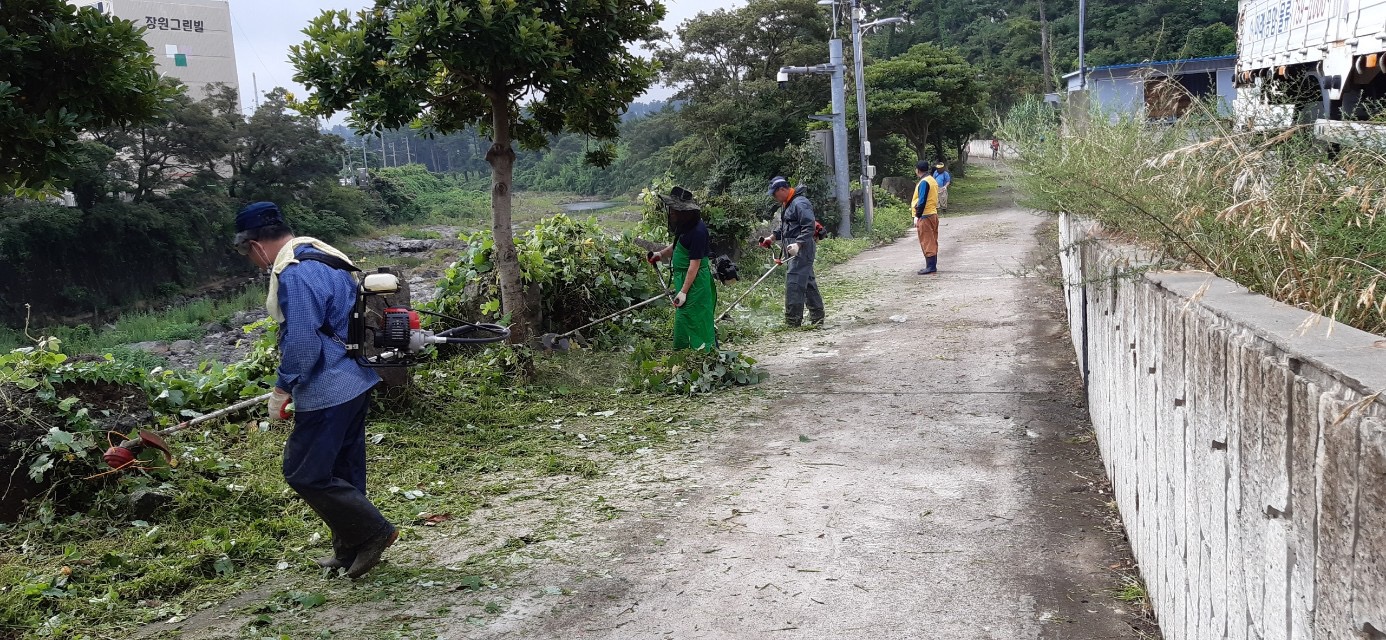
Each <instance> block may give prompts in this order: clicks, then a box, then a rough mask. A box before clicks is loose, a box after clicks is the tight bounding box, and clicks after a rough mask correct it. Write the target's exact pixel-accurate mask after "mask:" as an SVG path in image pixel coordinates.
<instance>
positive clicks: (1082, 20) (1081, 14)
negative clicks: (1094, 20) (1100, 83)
mask: <svg viewBox="0 0 1386 640" xmlns="http://www.w3.org/2000/svg"><path fill="white" fill-rule="evenodd" d="M1087 21H1088V0H1078V90H1079V91H1084V90H1086V89H1087V88H1088V73H1087V69H1088V67H1087V66H1086V65H1085V64H1083V49H1084V46H1083V45H1084V43H1085V41H1084V39H1083V38H1084V35H1085V34H1086V30H1085V28H1084V27H1085V24H1086V23H1087Z"/></svg>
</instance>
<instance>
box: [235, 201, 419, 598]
mask: <svg viewBox="0 0 1386 640" xmlns="http://www.w3.org/2000/svg"><path fill="white" fill-rule="evenodd" d="M235 243H236V249H237V251H239V252H240V253H241V255H244V256H247V257H249V259H250V261H251V262H252V263H254V264H255V266H256V267H258V268H261V269H266V270H268V271H269V272H270V288H269V295H268V296H267V298H266V300H265V307H266V309H267V310H268V311H269V313H270V315H271V316H272V317H273V318H274V319H275V320H277V321H278V322H279V352H280V364H279V371H278V378H277V380H276V382H275V388H274V394H273V396H272V397H271V398H270V401H269V410H270V417H271V418H279V419H287V418H289V417H290V415H291V414H290V413H289V411H288V410H287V407H288V405H289V403H290V402H291V401H292V403H293V408H294V410H293V412H292V417H293V420H294V430H293V433H292V434H290V435H289V439H288V442H286V443H285V445H284V480H285V481H287V482H288V484H289V486H290V487H292V488H293V490H294V491H295V492H297V493H298V495H299V496H301V497H302V498H303V500H304V501H305V502H307V503H308V505H309V506H310V507H312V508H313V511H315V512H317V514H318V516H319V517H321V518H322V519H323V521H324V522H326V523H327V526H328V528H330V529H331V530H332V550H333V553H332V555H331V556H328V557H326V558H323V559H321V560H319V561H318V564H319V565H321V566H323V567H324V568H329V569H338V568H346V570H347V575H348V576H350V577H351V578H353V579H354V578H358V577H360V576H362V575H364V574H365V573H366V572H367V571H370V570H371V569H372V568H373V567H375V566H376V565H377V564H379V563H380V556H381V554H382V553H384V551H385V549H386V548H388V547H389V546H390V545H391V544H394V542H395V540H396V539H397V538H398V537H399V532H398V531H397V530H396V529H395V527H394V526H393V525H391V524H390V523H389V522H388V521H386V520H385V517H384V516H383V515H381V513H380V510H379V509H377V508H376V507H375V505H374V504H372V503H371V501H370V500H369V499H368V498H366V412H367V410H368V409H369V407H370V399H371V389H372V388H374V387H375V385H376V384H377V383H379V382H380V377H379V376H378V375H376V373H375V371H373V370H371V369H368V368H366V367H363V366H361V365H360V364H358V363H357V362H356V361H355V360H354V359H352V358H351V357H350V356H349V355H348V354H347V352H346V344H345V341H344V339H345V336H346V335H347V324H348V322H349V319H350V317H351V310H352V307H353V305H354V304H355V302H356V289H357V284H356V279H355V278H354V277H353V276H352V274H351V271H350V270H354V269H355V267H354V266H352V264H351V261H350V260H348V259H347V257H346V256H345V255H343V254H342V253H341V252H340V251H337V250H336V249H335V248H333V247H332V246H330V245H328V244H326V243H324V242H321V241H319V240H316V239H313V238H303V237H294V235H293V231H292V230H291V229H290V228H289V226H288V224H287V223H286V222H285V221H284V216H283V215H282V214H281V213H280V211H279V207H277V206H275V204H274V203H271V202H256V203H254V204H251V205H247V206H246V207H245V208H244V209H242V210H241V211H240V213H238V214H236V241H235Z"/></svg>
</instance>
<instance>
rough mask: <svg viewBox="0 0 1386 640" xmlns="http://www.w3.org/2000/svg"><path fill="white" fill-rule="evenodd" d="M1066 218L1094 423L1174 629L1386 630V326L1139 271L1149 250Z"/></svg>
mask: <svg viewBox="0 0 1386 640" xmlns="http://www.w3.org/2000/svg"><path fill="white" fill-rule="evenodd" d="M1059 227H1060V234H1061V236H1062V237H1061V242H1062V247H1063V250H1062V256H1061V258H1062V264H1063V271H1064V277H1065V282H1066V285H1065V293H1066V297H1067V303H1068V311H1069V322H1070V326H1071V329H1072V334H1073V345H1074V350H1075V352H1076V353H1077V354H1078V357H1079V362H1080V364H1081V366H1083V368H1084V377H1085V379H1086V381H1087V386H1088V401H1089V405H1090V410H1091V414H1092V421H1093V425H1094V427H1095V428H1096V431H1097V437H1098V440H1099V442H1100V445H1101V449H1102V456H1103V459H1104V462H1105V464H1106V467H1107V473H1108V476H1109V477H1110V478H1111V480H1112V484H1113V488H1114V492H1115V496H1116V501H1117V504H1118V506H1119V507H1120V510H1121V517H1122V521H1123V522H1124V523H1125V525H1126V529H1127V532H1128V534H1129V536H1130V539H1131V545H1132V547H1133V549H1134V551H1135V555H1136V559H1137V561H1138V562H1139V563H1140V566H1141V572H1142V575H1143V577H1144V578H1145V581H1146V585H1147V589H1148V591H1149V593H1150V597H1151V601H1152V603H1153V605H1154V607H1155V612H1156V614H1157V616H1158V618H1159V621H1160V625H1161V628H1162V629H1163V631H1164V635H1165V637H1166V638H1168V639H1170V640H1206V639H1215V638H1229V639H1232V640H1244V639H1245V640H1253V639H1254V640H1282V639H1283V640H1290V639H1295V640H1298V639H1306V638H1372V639H1378V638H1386V394H1381V395H1378V394H1380V392H1381V391H1382V390H1383V389H1386V339H1383V338H1382V337H1381V336H1376V335H1372V334H1369V333H1365V332H1362V331H1358V330H1356V329H1352V328H1350V327H1347V326H1344V325H1341V324H1337V323H1333V322H1331V321H1329V320H1327V319H1323V318H1320V317H1318V316H1313V317H1309V315H1308V314H1307V313H1306V312H1304V311H1302V310H1297V309H1294V308H1292V307H1289V306H1287V305H1284V304H1280V303H1277V302H1274V301H1271V300H1270V299H1268V298H1265V297H1262V296H1259V295H1255V294H1252V293H1249V292H1247V291H1246V290H1245V289H1243V288H1242V287H1240V286H1237V285H1235V284H1233V283H1231V282H1229V281H1226V280H1223V279H1220V278H1215V277H1212V276H1210V275H1208V274H1206V273H1200V272H1154V271H1151V272H1145V273H1138V272H1133V271H1132V267H1133V266H1138V265H1141V264H1143V263H1145V262H1146V260H1145V256H1142V255H1140V253H1139V252H1137V251H1134V250H1132V249H1130V248H1129V247H1122V246H1120V245H1118V244H1116V243H1112V242H1107V241H1105V240H1103V238H1102V233H1101V229H1100V227H1097V226H1096V225H1094V224H1092V223H1090V222H1087V221H1083V220H1079V219H1076V218H1073V217H1071V216H1063V217H1062V218H1061V220H1060V224H1059ZM1306 320H1308V321H1309V322H1308V324H1306ZM1330 331H1331V332H1330Z"/></svg>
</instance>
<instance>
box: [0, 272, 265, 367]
mask: <svg viewBox="0 0 1386 640" xmlns="http://www.w3.org/2000/svg"><path fill="white" fill-rule="evenodd" d="M264 304H265V289H264V287H262V286H258V285H257V286H253V287H247V288H246V289H245V291H242V292H241V293H239V294H237V295H235V296H232V297H229V298H224V299H221V300H213V299H209V298H204V299H201V300H196V301H193V302H189V303H187V304H184V305H179V306H175V307H170V308H169V309H166V310H164V311H154V312H143V313H126V314H124V315H122V316H120V318H119V319H117V320H116V321H115V323H113V324H112V325H111V326H110V327H109V328H101V327H95V328H94V327H92V326H91V325H88V324H79V325H76V326H72V327H64V326H54V327H48V328H44V329H42V330H40V329H38V328H31V329H30V333H31V334H33V335H47V336H55V337H57V338H58V339H60V340H62V342H63V344H64V345H65V346H64V350H65V351H66V352H68V353H105V352H107V351H111V350H113V349H119V348H121V347H123V346H125V345H129V344H133V343H136V342H146V341H163V342H167V341H172V340H192V339H196V338H200V337H202V335H203V333H205V332H204V331H203V329H202V327H203V326H205V325H206V324H208V323H212V322H216V323H222V324H227V323H229V321H230V319H231V316H232V315H233V314H235V313H236V312H237V311H244V310H246V309H252V308H255V307H258V306H263V305H264ZM30 342H31V341H30V340H29V339H28V338H26V337H25V336H24V332H23V331H22V330H15V329H10V328H7V327H0V353H7V352H9V351H10V350H12V349H15V348H18V347H21V346H25V345H28V344H30Z"/></svg>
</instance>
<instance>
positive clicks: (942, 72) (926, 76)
mask: <svg viewBox="0 0 1386 640" xmlns="http://www.w3.org/2000/svg"><path fill="white" fill-rule="evenodd" d="M976 76H977V72H976V70H975V68H974V67H973V66H972V65H970V64H968V63H967V61H966V60H964V59H963V57H962V55H960V54H959V53H958V52H956V51H952V50H947V49H941V48H939V47H936V46H934V45H931V44H917V45H915V46H913V47H911V48H910V50H909V51H907V52H905V53H903V54H900V55H899V56H896V57H894V58H891V59H890V60H885V61H882V62H877V63H875V64H872V65H870V66H868V67H866V86H867V92H866V109H867V117H868V118H869V120H870V126H871V130H872V131H873V132H879V134H880V135H889V134H899V135H900V136H903V137H904V138H905V140H906V141H907V142H908V144H909V146H910V149H911V150H913V151H914V153H915V156H916V157H917V158H919V159H924V158H927V157H928V155H929V154H928V149H929V147H930V146H931V145H933V146H934V147H935V149H936V150H937V151H938V152H939V155H942V150H941V148H940V147H941V146H942V141H943V140H944V139H945V138H946V139H948V140H950V141H951V140H953V139H955V138H957V137H960V136H961V137H965V136H968V135H971V134H972V133H974V132H975V131H976V130H977V128H978V127H980V126H981V122H980V121H979V119H978V117H977V109H978V108H980V107H981V106H982V100H983V94H982V91H981V86H980V85H979V83H978V82H977V77H976Z"/></svg>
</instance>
